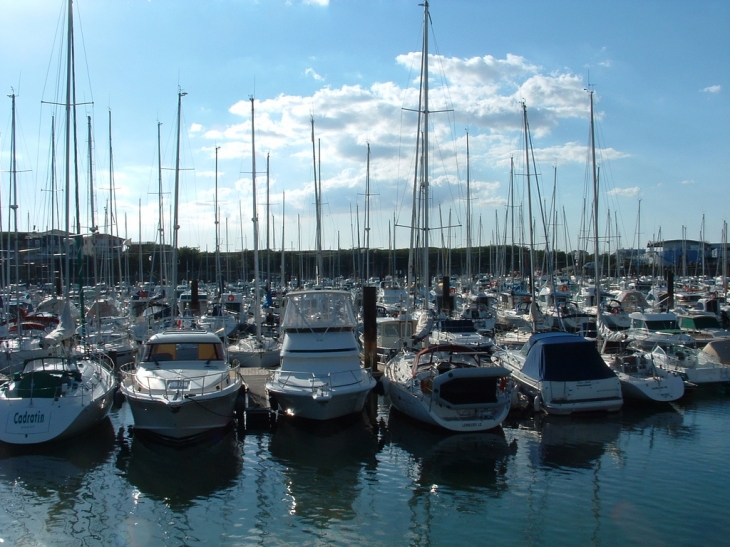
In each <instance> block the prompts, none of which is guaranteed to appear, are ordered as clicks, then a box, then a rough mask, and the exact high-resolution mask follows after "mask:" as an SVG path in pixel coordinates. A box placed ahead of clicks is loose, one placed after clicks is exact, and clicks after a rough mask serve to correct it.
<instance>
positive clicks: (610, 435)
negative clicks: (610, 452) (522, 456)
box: [510, 412, 621, 469]
mask: <svg viewBox="0 0 730 547" xmlns="http://www.w3.org/2000/svg"><path fill="white" fill-rule="evenodd" d="M510 427H519V428H520V429H522V430H526V431H532V432H534V433H535V435H532V436H531V437H529V436H528V437H527V438H528V440H527V443H526V448H527V450H528V452H529V454H530V461H531V462H532V464H533V465H534V466H536V467H542V466H544V467H549V468H555V469H592V468H593V467H594V465H595V464H596V462H597V461H598V460H599V459H600V457H601V456H602V455H603V454H604V452H605V451H606V447H607V446H608V445H610V444H615V443H616V441H617V440H618V438H619V435H620V434H621V414H620V413H619V412H613V413H585V414H575V415H571V416H551V415H547V416H546V415H543V414H536V415H535V416H534V418H533V419H532V420H522V421H520V422H519V424H515V423H511V424H510Z"/></svg>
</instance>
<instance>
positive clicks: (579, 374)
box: [522, 332, 615, 382]
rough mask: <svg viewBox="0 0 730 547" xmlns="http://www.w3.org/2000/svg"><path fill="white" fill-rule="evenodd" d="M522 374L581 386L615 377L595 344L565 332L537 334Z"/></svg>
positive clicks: (533, 337) (533, 336)
mask: <svg viewBox="0 0 730 547" xmlns="http://www.w3.org/2000/svg"><path fill="white" fill-rule="evenodd" d="M522 372H523V373H525V374H526V375H527V376H529V377H531V378H536V379H537V380H542V381H549V382H581V381H585V380H603V379H605V378H611V377H614V376H615V374H614V373H613V371H612V370H611V369H610V368H609V366H608V365H607V364H606V362H605V361H604V360H603V358H601V355H600V354H599V353H598V349H596V343H595V342H592V341H590V340H586V339H585V338H583V337H582V336H578V335H577V334H569V333H565V332H544V333H539V334H533V335H532V337H530V341H529V351H528V353H527V357H526V358H525V364H524V365H523V366H522Z"/></svg>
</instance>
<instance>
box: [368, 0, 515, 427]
mask: <svg viewBox="0 0 730 547" xmlns="http://www.w3.org/2000/svg"><path fill="white" fill-rule="evenodd" d="M423 6H424V31H423V53H422V60H421V63H422V64H421V67H422V72H421V85H422V86H423V87H422V97H423V104H422V105H419V106H421V108H419V113H420V115H419V118H421V116H422V119H419V126H420V124H421V121H422V122H423V125H422V126H421V127H419V130H418V132H417V134H418V136H419V137H418V138H417V143H419V144H420V136H421V135H422V136H423V160H422V163H423V170H422V172H421V179H422V181H423V182H422V184H420V187H421V188H423V192H424V196H423V200H422V205H423V215H421V216H422V218H423V233H424V236H423V245H424V250H425V256H424V260H423V270H424V273H423V277H422V279H423V280H424V283H425V285H426V287H425V293H424V294H426V295H427V294H428V292H429V291H428V280H429V276H428V212H427V210H428V114H429V109H428V25H429V21H430V19H429V14H428V1H426V2H424V4H423ZM416 172H417V173H418V168H416ZM415 180H416V181H418V176H416V179H415ZM414 192H415V190H414ZM415 201H416V200H415V199H414V208H415ZM413 216H414V218H415V217H416V216H417V215H415V214H414V215H413ZM409 274H410V268H409ZM424 312H425V313H426V314H428V310H424ZM424 336H425V335H424ZM508 376H509V371H507V370H506V369H504V368H503V367H498V366H492V364H491V362H490V361H489V358H488V356H487V354H486V353H484V352H480V351H478V350H476V349H475V348H473V347H466V346H460V345H455V344H439V345H433V346H431V347H426V348H425V349H422V350H421V351H417V350H415V349H413V347H411V348H404V350H403V351H401V352H400V353H398V354H396V355H395V356H394V357H393V358H391V359H390V360H389V361H388V362H387V363H386V365H385V371H384V374H383V377H382V383H383V387H384V390H385V392H386V393H387V394H388V395H389V396H390V401H391V403H392V404H393V406H394V407H395V408H396V409H397V410H399V411H401V412H403V413H404V414H406V415H408V416H410V417H411V418H414V419H416V420H419V421H421V422H424V423H426V424H429V425H434V426H437V427H441V428H444V429H447V430H450V431H486V430H489V429H493V428H495V427H498V426H499V425H500V424H501V423H502V422H503V421H504V420H505V418H507V414H508V413H509V409H510V397H511V394H510V391H509V389H507V386H508V382H507V377H508Z"/></svg>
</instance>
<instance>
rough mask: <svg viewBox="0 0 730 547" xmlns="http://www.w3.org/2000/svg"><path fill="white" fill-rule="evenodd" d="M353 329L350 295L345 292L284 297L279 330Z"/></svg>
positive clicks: (310, 293) (305, 292) (355, 321)
mask: <svg viewBox="0 0 730 547" xmlns="http://www.w3.org/2000/svg"><path fill="white" fill-rule="evenodd" d="M356 326H357V320H356V319H355V313H354V312H353V311H352V301H351V295H350V293H349V292H347V291H337V290H310V291H295V292H290V293H289V294H288V295H287V298H286V308H285V310H284V317H283V318H282V321H281V328H282V330H288V329H322V328H333V327H340V328H355V327H356Z"/></svg>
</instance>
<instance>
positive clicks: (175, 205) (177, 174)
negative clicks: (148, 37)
mask: <svg viewBox="0 0 730 547" xmlns="http://www.w3.org/2000/svg"><path fill="white" fill-rule="evenodd" d="M185 95H187V93H186V92H184V91H182V90H178V93H177V150H176V152H175V196H174V199H173V207H172V210H173V213H172V218H173V221H172V261H171V262H172V264H171V270H172V272H171V273H172V283H171V285H172V287H171V290H170V292H171V296H170V298H171V308H172V313H173V317H174V316H176V315H177V314H178V310H177V246H178V230H180V222H179V218H178V201H179V193H180V115H181V112H182V98H183V97H184V96H185Z"/></svg>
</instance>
